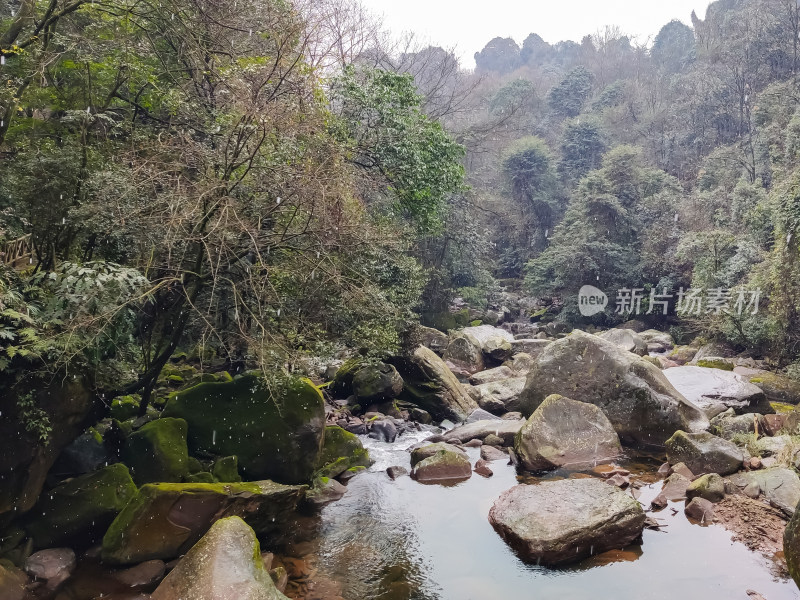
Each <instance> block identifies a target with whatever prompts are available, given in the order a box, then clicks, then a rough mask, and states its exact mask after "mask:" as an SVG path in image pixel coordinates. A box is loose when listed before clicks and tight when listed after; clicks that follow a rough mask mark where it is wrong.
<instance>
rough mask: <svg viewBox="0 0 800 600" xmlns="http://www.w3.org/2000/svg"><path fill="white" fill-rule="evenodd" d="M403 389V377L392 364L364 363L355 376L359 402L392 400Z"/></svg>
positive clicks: (354, 386)
mask: <svg viewBox="0 0 800 600" xmlns="http://www.w3.org/2000/svg"><path fill="white" fill-rule="evenodd" d="M402 391H403V378H402V377H400V373H398V372H397V369H395V368H394V367H393V366H392V365H387V364H386V363H382V362H380V363H377V364H370V365H364V366H363V367H361V368H360V369H359V370H358V372H357V373H356V374H355V375H354V376H353V393H354V394H355V395H356V398H358V400H359V403H360V404H362V405H363V406H366V405H367V404H368V403H370V402H381V401H386V400H392V399H393V398H397V396H399V395H400V392H402Z"/></svg>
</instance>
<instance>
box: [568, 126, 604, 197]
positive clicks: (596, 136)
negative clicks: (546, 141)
mask: <svg viewBox="0 0 800 600" xmlns="http://www.w3.org/2000/svg"><path fill="white" fill-rule="evenodd" d="M606 148H607V145H606V141H605V139H604V135H603V132H602V131H601V129H600V124H599V122H598V121H597V120H596V119H592V118H589V117H582V118H578V119H574V120H572V121H567V123H566V124H565V126H564V132H563V133H562V135H561V163H560V164H559V170H560V171H561V172H562V173H563V174H564V176H565V177H567V178H568V179H571V180H573V181H577V180H579V179H580V178H581V177H583V176H584V175H585V174H586V173H588V172H589V171H591V170H593V169H596V168H597V167H599V166H600V161H601V160H602V158H603V153H604V152H605V151H606Z"/></svg>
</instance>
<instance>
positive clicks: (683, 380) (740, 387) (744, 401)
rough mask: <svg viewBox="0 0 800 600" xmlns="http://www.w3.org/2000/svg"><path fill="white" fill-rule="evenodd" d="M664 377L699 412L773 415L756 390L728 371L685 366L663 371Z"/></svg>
mask: <svg viewBox="0 0 800 600" xmlns="http://www.w3.org/2000/svg"><path fill="white" fill-rule="evenodd" d="M664 376H665V377H666V378H667V380H668V381H669V382H670V383H671V384H672V385H673V386H675V389H676V390H678V391H679V392H680V393H681V394H683V396H684V397H685V398H686V399H687V400H689V401H690V402H692V403H693V404H695V405H696V406H699V407H700V408H701V409H703V410H707V409H710V408H711V407H713V406H715V405H722V406H724V408H725V409H728V408H732V409H734V410H735V411H736V412H737V413H739V414H741V413H754V412H757V413H761V414H769V413H773V412H775V411H774V410H773V409H772V407H771V406H770V405H769V402H767V398H766V396H765V395H764V392H762V391H761V389H760V388H759V387H757V386H755V385H753V384H752V383H750V382H748V381H747V379H746V378H745V377H743V376H741V375H738V374H736V373H733V372H731V371H724V370H722V369H711V368H708V367H697V366H685V367H673V368H671V369H667V370H665V371H664Z"/></svg>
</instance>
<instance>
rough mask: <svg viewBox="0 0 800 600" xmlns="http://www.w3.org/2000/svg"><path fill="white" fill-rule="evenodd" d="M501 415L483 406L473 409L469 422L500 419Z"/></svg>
mask: <svg viewBox="0 0 800 600" xmlns="http://www.w3.org/2000/svg"><path fill="white" fill-rule="evenodd" d="M498 420H500V417H498V416H497V415H493V414H492V413H490V412H489V411H486V410H483V409H482V408H476V409H475V410H473V411H472V413H471V414H470V415H469V417H468V418H467V421H466V422H467V423H474V422H475V421H498Z"/></svg>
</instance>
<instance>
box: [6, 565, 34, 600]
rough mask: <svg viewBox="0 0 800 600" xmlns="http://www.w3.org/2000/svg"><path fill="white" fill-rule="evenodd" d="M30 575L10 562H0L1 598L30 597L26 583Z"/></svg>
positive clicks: (22, 599)
mask: <svg viewBox="0 0 800 600" xmlns="http://www.w3.org/2000/svg"><path fill="white" fill-rule="evenodd" d="M27 584H28V577H27V575H25V573H23V572H22V571H21V570H19V569H18V568H16V567H15V566H14V565H12V564H11V563H10V562H7V561H3V562H0V598H3V600H25V599H26V598H29V596H28V590H27V589H26V585H27Z"/></svg>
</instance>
